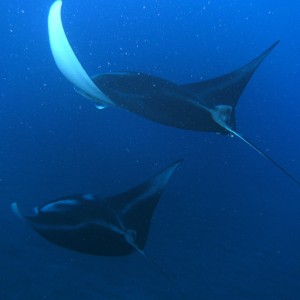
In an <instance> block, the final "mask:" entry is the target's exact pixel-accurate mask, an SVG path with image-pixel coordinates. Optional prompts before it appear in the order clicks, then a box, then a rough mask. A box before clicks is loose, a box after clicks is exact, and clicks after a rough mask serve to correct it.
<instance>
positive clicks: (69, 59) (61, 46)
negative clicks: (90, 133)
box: [48, 0, 113, 106]
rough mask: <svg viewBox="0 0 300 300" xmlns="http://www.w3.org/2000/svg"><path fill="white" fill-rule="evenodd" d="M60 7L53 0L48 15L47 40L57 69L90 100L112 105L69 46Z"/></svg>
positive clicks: (60, 3) (58, 2)
mask: <svg viewBox="0 0 300 300" xmlns="http://www.w3.org/2000/svg"><path fill="white" fill-rule="evenodd" d="M61 7H62V1H61V0H57V1H55V2H54V3H53V4H52V6H51V8H50V11H49V15H48V31H49V42H50V47H51V51H52V55H53V57H54V60H55V62H56V65H57V67H58V69H59V70H60V71H61V73H62V74H63V75H64V76H65V77H66V78H67V79H68V80H69V81H70V82H72V83H73V84H74V85H75V87H76V88H77V89H78V90H79V91H81V92H82V93H84V94H85V95H86V96H87V97H88V98H90V99H91V100H93V101H95V102H97V103H99V104H102V105H104V106H105V105H113V102H112V101H111V100H110V99H109V98H108V97H107V96H106V95H105V94H104V93H103V92H102V91H101V90H100V89H99V88H98V87H97V86H96V85H95V84H94V82H93V81H92V80H91V78H90V77H89V76H88V74H87V73H86V72H85V70H84V69H83V67H82V66H81V64H80V62H79V61H78V59H77V57H76V55H75V53H74V51H73V49H72V48H71V46H70V44H69V41H68V39H67V37H66V34H65V31H64V28H63V25H62V21H61Z"/></svg>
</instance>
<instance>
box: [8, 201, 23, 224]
mask: <svg viewBox="0 0 300 300" xmlns="http://www.w3.org/2000/svg"><path fill="white" fill-rule="evenodd" d="M10 207H11V210H12V211H13V213H14V214H15V215H16V216H17V217H18V218H20V219H22V220H23V219H24V217H23V216H22V214H21V213H20V211H19V208H18V205H17V203H16V202H14V203H12V204H11V205H10Z"/></svg>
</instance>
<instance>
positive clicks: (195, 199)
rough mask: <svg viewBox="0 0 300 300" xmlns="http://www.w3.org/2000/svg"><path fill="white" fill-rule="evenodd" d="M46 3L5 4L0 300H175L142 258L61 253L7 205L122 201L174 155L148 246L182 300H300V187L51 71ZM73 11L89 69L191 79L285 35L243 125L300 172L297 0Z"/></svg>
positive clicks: (247, 102) (199, 135)
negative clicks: (79, 196)
mask: <svg viewBox="0 0 300 300" xmlns="http://www.w3.org/2000/svg"><path fill="white" fill-rule="evenodd" d="M51 3H52V1H50V0H47V1H36V0H33V1H19V0H12V1H1V3H0V12H1V13H0V14H1V18H0V22H1V51H0V64H1V78H0V80H1V90H0V92H1V101H0V137H1V138H0V154H1V155H0V199H1V201H0V224H1V226H0V234H1V235H0V299H22V300H24V299H26V300H27V299H30V300H39V299H50V300H52V299H55V300H62V299H64V300H65V299H81V300H82V299H87V300H90V299H93V300H94V299H177V297H178V295H177V294H176V292H175V291H174V290H173V289H172V288H170V286H169V285H168V283H167V282H166V280H165V279H164V278H163V277H161V275H160V274H159V273H158V272H157V271H156V270H155V269H154V268H153V267H152V266H151V265H149V263H148V262H147V261H146V260H145V259H144V258H143V257H141V255H139V254H137V253H135V254H133V255H131V256H128V257H120V258H105V257H92V256H88V255H83V254H78V253H75V252H72V251H69V250H66V249H62V248H59V247H57V246H55V245H52V244H50V243H48V242H47V241H45V240H43V239H42V238H40V237H39V236H38V235H37V234H36V233H35V232H33V231H32V230H31V229H30V228H29V226H26V225H25V224H23V223H22V222H21V221H20V220H18V219H17V218H16V217H15V216H14V215H13V214H12V212H11V210H10V203H11V202H18V203H19V205H20V207H21V208H22V209H24V210H26V209H29V208H31V207H32V206H36V205H39V204H42V203H45V202H46V201H49V200H52V199H55V198H57V197H61V196H64V195H69V194H74V193H95V194H98V195H101V196H108V195H112V194H116V193H119V192H122V191H124V190H126V189H127V188H129V187H132V186H134V185H136V184H138V183H140V182H141V181H143V180H145V179H147V178H149V177H150V176H152V175H153V174H155V173H156V172H159V171H160V170H161V169H162V168H164V167H166V166H167V165H168V164H169V163H171V162H173V161H175V160H176V159H178V158H184V160H185V161H184V163H183V164H182V165H181V166H180V168H179V169H178V170H177V171H176V173H175V174H174V176H173V177H172V179H171V181H170V183H169V185H168V186H167V188H166V190H165V193H164V194H163V197H162V199H161V201H160V203H159V205H158V207H157V210H156V212H155V215H154V218H153V221H152V226H151V231H150V236H149V240H148V243H147V246H146V248H145V252H146V253H147V254H148V255H149V256H150V257H152V258H153V259H154V260H155V261H156V262H157V263H158V264H159V265H160V266H161V268H162V269H163V270H165V272H166V273H168V275H169V276H170V277H171V278H172V280H173V281H174V282H175V284H176V285H177V286H178V288H180V289H181V290H182V291H183V292H184V293H185V294H186V297H187V299H209V300H210V299H213V300H215V299H222V300H227V299H239V300H240V299H274V300H275V299H276V300H279V299H280V300H297V299H300V221H299V215H300V187H299V186H297V185H296V184H295V183H294V182H293V181H291V180H290V179H289V178H288V177H287V176H285V175H284V174H282V173H281V172H280V171H279V170H278V169H276V168H275V167H274V166H273V165H272V164H270V163H269V162H268V161H266V160H264V159H263V158H262V157H261V156H260V155H259V154H257V153H256V152H254V151H253V150H252V149H251V148H250V147H248V146H247V145H246V144H244V143H243V142H241V141H240V140H238V139H237V138H229V137H227V136H220V135H216V134H212V133H203V132H188V131H183V130H179V129H175V128H168V127H165V126H163V125H159V124H156V123H154V122H151V121H149V120H146V119H143V118H141V117H139V116H136V115H133V114H131V113H128V112H126V111H125V110H120V109H115V108H108V109H105V110H97V109H95V107H94V104H93V103H92V102H91V101H88V100H87V99H84V98H83V97H81V96H80V95H78V94H76V93H75V92H74V90H73V88H72V85H71V84H70V83H69V82H68V81H67V80H66V79H65V78H64V77H63V76H62V75H61V73H60V72H59V71H58V69H57V67H56V65H55V63H54V60H53V58H52V55H51V52H50V47H49V42H48V32H47V15H48V10H49V7H50V5H51ZM62 18H63V22H64V26H65V29H66V32H67V35H68V37H69V39H70V42H71V45H72V46H73V47H74V50H75V51H76V53H77V55H78V57H79V59H80V61H81V63H82V64H83V66H84V67H85V69H86V70H87V72H88V73H89V74H90V75H92V74H96V73H101V72H104V73H105V72H116V71H124V70H125V71H126V70H130V71H141V72H146V73H150V74H153V75H156V76H160V77H163V78H166V79H169V80H172V81H174V82H176V83H189V82H194V81H198V80H202V79H209V78H212V77H214V76H218V75H221V74H224V73H226V72H229V71H232V70H234V69H235V68H238V67H240V66H242V65H243V64H245V63H247V62H248V61H250V60H251V59H253V58H254V57H256V56H257V55H258V54H260V53H261V52H262V51H263V50H265V49H266V48H267V47H269V46H270V45H271V44H272V43H273V42H275V41H276V40H278V39H280V40H281V42H280V44H279V45H278V46H277V47H276V48H275V49H274V50H273V52H272V53H271V54H270V55H269V57H267V59H266V60H265V61H264V62H263V64H262V65H261V66H260V68H259V69H258V70H257V72H256V73H255V75H254V77H253V78H252V80H251V81H250V83H249V85H248V86H247V88H246V90H245V92H244V94H243V95H242V97H241V99H240V101H239V104H238V108H237V127H238V130H239V132H240V133H242V134H243V135H244V136H245V137H248V138H249V139H250V140H252V141H253V142H254V143H255V144H256V145H257V146H258V147H260V148H261V149H262V150H264V151H267V152H268V154H269V155H270V156H271V157H273V158H274V159H275V160H276V161H278V162H279V163H280V164H282V166H284V167H285V168H286V169H287V170H289V171H290V172H291V173H292V174H293V175H294V176H295V177H297V178H298V179H300V151H299V149H300V141H299V136H300V119H299V115H300V104H299V101H300V89H299V84H300V82H299V78H300V57H299V52H300V36H299V28H300V4H299V3H298V1H294V0H292V1H279V0H273V1H270V0H263V1H237V0H231V1H225V0H220V1H214V0H206V1H195V0H194V1H192V0H185V1H182V0H181V1H178V0H172V1H171V0H161V1H150V0H147V1H146V0H140V1H134V0H116V1H111V0H100V1H99V0H98V1H96V0H90V1H76V0H73V1H71V0H65V1H64V3H63V10H62Z"/></svg>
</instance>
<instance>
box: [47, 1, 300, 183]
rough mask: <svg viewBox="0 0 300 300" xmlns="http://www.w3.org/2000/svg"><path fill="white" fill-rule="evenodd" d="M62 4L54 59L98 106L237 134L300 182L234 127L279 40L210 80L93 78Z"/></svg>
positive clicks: (56, 17)
mask: <svg viewBox="0 0 300 300" xmlns="http://www.w3.org/2000/svg"><path fill="white" fill-rule="evenodd" d="M61 7H62V1H61V0H57V1H55V2H54V3H53V4H52V6H51V8H50V11H49V16H48V31H49V41H50V47H51V50H52V54H53V57H54V60H55V62H56V64H57V67H58V68H59V70H60V71H61V72H62V74H63V75H64V76H65V77H66V78H67V79H68V80H69V81H70V82H71V83H73V85H74V86H75V90H76V91H77V92H78V93H80V94H81V95H83V96H84V97H86V98H89V99H91V100H93V101H94V102H96V105H97V107H98V108H105V107H107V106H114V107H118V108H123V109H125V110H127V111H129V112H132V113H135V114H138V115H140V116H143V117H145V118H147V119H150V120H152V121H155V122H158V123H160V124H163V125H167V126H171V127H176V128H181V129H185V130H194V131H207V132H215V133H220V134H225V135H226V134H227V135H233V136H236V137H238V138H239V139H241V140H242V141H244V142H245V143H247V144H248V145H249V146H250V147H252V148H253V149H254V150H255V151H256V152H258V153H259V154H261V155H262V156H263V157H264V158H266V159H267V160H269V161H270V162H271V163H273V164H274V165H275V166H276V167H277V168H279V169H280V170H281V171H282V172H283V173H285V174H286V175H287V176H288V177H290V178H291V179H292V180H294V181H295V182H296V183H297V184H298V185H300V181H298V180H297V179H296V178H295V177H294V176H292V175H291V174H290V173H289V172H287V171H286V170H285V169H284V168H283V167H282V166H281V165H279V164H278V163H277V162H276V161H275V160H274V159H272V158H271V157H270V156H269V155H267V154H266V153H264V152H263V151H262V150H260V149H259V148H257V147H256V146H255V145H254V144H253V143H252V142H250V141H249V140H248V139H246V138H244V137H243V136H242V135H241V134H239V133H238V132H237V131H236V120H235V119H236V118H235V111H236V106H237V103H238V100H239V98H240V96H241V94H242V93H243V91H244V89H245V87H246V85H247V83H248V82H249V80H250V79H251V77H252V75H253V74H254V72H255V71H256V69H257V68H258V66H259V65H260V64H261V63H262V61H263V60H264V59H265V58H266V57H267V56H268V54H269V53H270V52H271V51H272V50H273V48H274V47H275V46H276V45H277V44H278V42H279V41H277V42H275V43H274V44H273V45H272V46H271V47H269V48H268V49H267V50H265V51H264V52H263V53H262V54H260V55H259V56H258V57H256V58H255V59H253V60H252V61H251V62H249V63H248V64H246V65H244V66H242V67H241V68H239V69H237V70H235V71H233V72H230V73H228V74H225V75H223V76H219V77H216V78H213V79H209V80H206V81H200V82H194V83H190V84H184V85H179V84H176V83H173V82H171V81H169V80H166V79H163V78H159V77H156V76H153V75H149V74H145V73H140V72H118V73H109V74H100V75H96V76H92V77H90V76H89V75H88V74H87V73H86V72H85V70H84V68H83V67H82V66H81V64H80V62H79V61H78V59H77V57H76V55H75V54H74V52H73V50H72V48H71V46H70V44H69V42H68V39H67V37H66V34H65V31H64V28H63V24H62V21H61Z"/></svg>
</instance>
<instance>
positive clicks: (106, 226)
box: [11, 160, 182, 296]
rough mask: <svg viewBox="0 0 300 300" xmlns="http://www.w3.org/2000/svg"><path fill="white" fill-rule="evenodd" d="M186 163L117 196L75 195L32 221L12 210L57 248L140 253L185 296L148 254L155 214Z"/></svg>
mask: <svg viewBox="0 0 300 300" xmlns="http://www.w3.org/2000/svg"><path fill="white" fill-rule="evenodd" d="M181 162H182V160H178V161H176V162H174V163H173V164H171V165H170V166H169V167H167V168H166V169H164V170H163V171H161V172H160V173H159V174H157V175H156V176H154V177H152V178H151V179H149V180H147V181H145V182H143V183H141V184H139V185H137V186H135V187H133V188H131V189H129V190H128V191H126V192H124V193H121V194H118V195H115V196H112V197H108V198H101V197H98V196H96V195H93V194H83V195H71V196H68V197H63V198H59V199H56V200H54V201H50V202H48V203H46V204H43V205H40V206H38V207H35V208H34V209H33V214H32V215H28V216H27V215H26V216H24V215H23V214H22V213H21V212H20V211H19V209H18V206H17V204H16V203H12V205H11V208H12V210H13V212H14V213H15V215H16V216H18V217H20V218H21V219H23V220H24V221H26V222H27V223H29V225H30V226H31V227H32V228H33V229H34V230H35V231H36V232H37V233H38V234H39V235H40V236H42V237H43V238H45V239H46V240H48V241H49V242H51V243H53V244H56V245H58V246H61V247H64V248H68V249H71V250H74V251H77V252H81V253H85V254H91V255H98V256H124V255H129V254H131V253H132V252H134V251H137V252H139V253H141V254H142V255H143V256H144V257H145V258H146V259H147V260H148V261H149V262H150V263H151V264H152V265H153V266H154V267H155V268H156V269H157V270H158V271H159V272H160V273H161V274H162V275H163V276H164V277H165V278H166V279H167V280H168V281H169V283H170V284H171V285H172V287H174V288H175V289H176V290H177V292H178V293H179V294H180V295H181V296H182V292H181V291H179V290H178V288H177V287H176V286H175V285H174V284H173V281H172V280H171V279H170V278H169V276H168V275H167V274H166V273H165V272H164V271H163V270H162V269H161V268H160V267H159V266H158V265H157V264H156V263H155V262H154V261H153V260H152V259H151V258H150V257H149V256H147V255H146V254H145V252H144V248H145V246H146V242H147V238H148V233H149V228H150V224H151V219H152V216H153V213H154V210H155V208H156V206H157V203H158V201H159V199H160V197H161V195H162V192H163V189H164V187H165V186H166V185H167V183H168V181H169V179H170V178H171V176H172V174H173V173H174V171H175V169H176V168H177V167H178V166H179V164H180V163H181Z"/></svg>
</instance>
